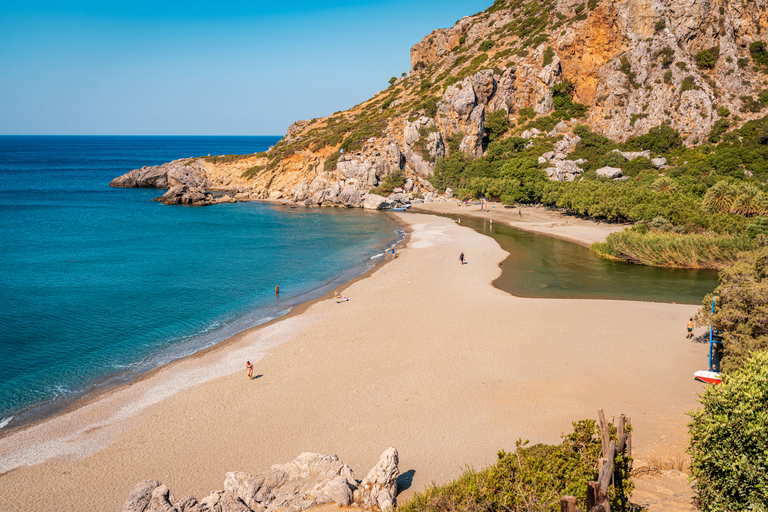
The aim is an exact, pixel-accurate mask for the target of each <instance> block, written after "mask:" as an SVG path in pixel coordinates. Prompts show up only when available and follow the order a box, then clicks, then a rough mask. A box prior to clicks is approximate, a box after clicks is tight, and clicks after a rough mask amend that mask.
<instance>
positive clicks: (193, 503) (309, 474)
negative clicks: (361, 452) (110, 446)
mask: <svg viewBox="0 0 768 512" xmlns="http://www.w3.org/2000/svg"><path fill="white" fill-rule="evenodd" d="M399 475H400V471H399V469H398V456H397V450H395V449H394V448H389V449H387V450H386V451H385V452H384V453H383V454H382V455H381V457H380V459H379V462H378V464H376V466H374V468H373V469H371V471H369V472H368V475H367V476H366V477H365V478H364V479H363V480H362V482H358V481H357V480H355V477H354V474H353V473H352V470H351V469H350V468H349V466H347V465H346V464H344V463H343V462H341V461H340V460H339V458H338V457H337V456H335V455H321V454H319V453H302V454H301V455H299V456H298V457H297V458H296V459H295V460H294V461H292V462H289V463H287V464H277V465H274V466H272V467H271V468H270V469H269V470H267V471H265V472H263V473H259V474H258V475H252V474H249V473H245V472H240V471H234V472H230V473H227V475H226V479H225V480H224V489H223V490H219V491H213V492H212V493H211V494H210V495H208V496H207V497H206V498H204V499H203V500H201V501H200V502H198V501H197V500H196V499H195V498H194V497H193V496H187V497H186V498H183V499H181V500H179V501H176V500H175V499H174V497H173V495H172V494H171V491H170V490H169V489H168V487H166V486H165V485H163V484H161V483H160V482H158V481H155V480H145V481H144V482H140V483H139V484H137V485H136V487H135V488H134V490H133V492H132V493H131V494H130V495H129V496H128V499H127V500H126V501H125V504H124V505H123V512H277V511H286V512H300V511H303V510H307V509H310V508H312V507H315V506H317V505H324V504H326V503H336V504H338V505H343V506H349V505H356V506H359V507H362V508H363V509H365V510H370V511H381V512H386V511H391V510H392V509H393V508H394V507H395V505H396V497H397V477H398V476H399Z"/></svg>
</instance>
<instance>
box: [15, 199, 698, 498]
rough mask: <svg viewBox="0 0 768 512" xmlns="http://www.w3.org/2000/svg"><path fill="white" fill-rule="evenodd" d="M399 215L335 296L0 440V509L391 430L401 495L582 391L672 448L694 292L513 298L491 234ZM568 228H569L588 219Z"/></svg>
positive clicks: (583, 402)
mask: <svg viewBox="0 0 768 512" xmlns="http://www.w3.org/2000/svg"><path fill="white" fill-rule="evenodd" d="M443 204H445V205H449V206H450V203H443ZM452 207H453V208H458V209H459V210H460V211H461V212H466V210H468V209H469V208H466V207H456V205H455V204H454V205H452ZM441 208H442V206H441ZM473 209H479V207H473ZM497 209H498V208H497ZM530 210H533V208H531V209H530ZM435 211H439V212H440V213H455V212H450V211H448V207H446V210H445V211H443V210H441V209H436V210H435ZM507 212H509V213H510V214H511V213H512V210H507ZM507 212H496V211H493V210H492V211H491V212H490V213H491V216H493V215H497V214H499V215H500V214H501V213H504V214H506V213H507ZM529 213H531V215H532V211H531V212H529V211H528V209H524V210H523V217H526V216H528V215H529ZM514 214H515V215H516V214H517V212H516V210H515V211H514ZM398 215H399V217H400V218H401V219H402V220H403V221H404V222H405V223H406V224H408V225H409V229H410V231H411V233H410V236H409V239H408V241H407V245H406V246H405V247H403V248H402V249H401V250H399V252H398V257H397V258H396V259H394V260H392V261H390V262H389V263H387V264H385V265H382V266H380V267H378V268H377V269H376V270H375V271H373V272H372V273H370V274H369V275H367V276H365V277H364V278H361V279H358V280H356V281H354V282H352V283H350V284H348V285H347V286H346V287H345V288H343V289H342V290H341V292H342V295H344V296H348V297H350V300H349V301H348V302H344V303H341V304H338V303H337V302H336V301H335V300H334V299H333V298H332V297H330V296H329V297H325V298H324V299H321V300H319V301H316V302H314V303H312V304H309V305H308V306H306V307H301V308H298V309H300V310H301V311H300V312H297V313H296V314H292V315H290V316H288V317H284V318H282V319H278V320H277V321H274V322H272V323H270V324H267V325H265V326H261V327H258V328H255V329H252V330H250V331H247V332H245V333H242V334H240V335H238V336H236V337H235V338H233V339H231V340H229V341H227V342H224V343H222V344H220V345H218V346H216V347H213V348H212V349H209V350H207V351H205V352H203V353H200V354H197V355H196V356H193V357H189V358H186V359H183V360H180V361H177V362H175V363H172V364H170V365H167V366H164V367H162V368H160V369H158V370H156V371H154V372H152V373H151V374H149V375H147V376H146V377H145V378H142V379H140V380H138V381H136V382H133V383H131V384H130V385H126V386H122V387H120V388H117V389H114V390H112V391H110V392H108V393H105V394H104V395H102V396H100V397H99V398H98V399H97V400H92V401H90V403H87V404H85V405H83V406H81V407H79V408H77V409H75V410H73V411H71V412H68V413H65V414H60V415H58V416H56V417H53V418H51V419H49V420H47V421H44V422H41V423H39V424H37V425H34V426H31V427H29V428H26V429H23V430H21V431H18V432H16V433H13V434H11V435H7V436H5V437H2V438H0V473H2V475H0V497H1V498H0V510H3V511H21V510H37V511H46V510H50V511H55V510H82V511H115V510H119V509H120V507H121V506H122V504H123V502H124V500H125V498H126V497H127V496H128V494H129V493H130V492H131V490H132V489H133V487H134V486H135V484H136V483H138V482H139V481H141V480H144V479H156V480H160V481H161V482H163V483H164V484H166V485H167V486H168V487H170V489H171V491H172V492H173V494H174V496H176V498H177V499H178V498H181V497H183V496H186V495H188V494H193V495H195V496H196V497H197V498H203V497H205V496H206V495H207V494H208V493H210V491H212V490H215V489H221V488H222V487H223V481H224V476H225V473H226V472H227V471H235V470H239V471H247V472H252V473H257V472H260V471H263V470H265V469H268V468H269V467H270V466H271V465H272V464H276V463H283V462H288V461H290V460H293V459H294V458H295V457H296V456H297V455H298V454H299V453H301V452H304V451H313V452H321V453H328V454H337V455H338V456H339V457H340V458H341V460H342V461H344V462H346V463H347V464H349V465H350V466H351V467H352V469H353V470H354V472H355V475H356V476H357V478H362V477H363V476H364V475H365V473H366V472H367V471H368V469H370V468H371V467H372V466H373V465H374V464H375V463H376V462H377V460H378V457H379V454H380V453H381V452H382V451H384V450H385V449H386V448H387V447H389V446H394V447H396V448H397V449H398V451H399V454H400V469H401V472H403V473H405V472H409V471H412V472H413V473H411V474H412V483H411V485H410V487H409V488H407V489H405V490H403V491H402V493H401V499H403V498H407V497H408V496H410V495H412V493H413V492H415V491H419V490H421V489H423V488H424V487H425V486H426V485H428V484H430V483H432V482H436V483H442V482H446V481H448V480H450V479H452V478H454V477H456V476H458V475H459V474H460V473H461V471H462V469H463V468H464V467H465V466H473V467H476V468H480V467H482V466H485V465H487V464H489V463H493V462H494V461H495V459H496V453H497V451H498V450H499V449H506V450H511V449H514V446H515V441H516V440H517V439H518V438H522V439H529V440H530V441H531V442H532V443H536V442H545V443H558V442H559V441H560V434H561V433H563V432H567V431H569V430H570V427H571V422H572V421H575V420H578V419H583V418H591V419H594V418H595V417H596V411H597V408H598V407H602V408H603V409H604V410H605V411H606V414H607V415H608V416H609V417H610V416H618V415H619V414H621V413H624V414H627V415H628V416H630V417H631V418H632V424H633V426H634V429H635V433H634V441H633V449H634V452H635V454H639V455H640V456H644V457H654V456H662V457H665V456H675V455H677V456H682V455H683V454H684V450H685V446H686V444H687V428H686V421H687V416H686V415H685V413H686V411H688V410H690V409H693V408H695V407H696V406H697V402H696V398H697V393H699V392H701V391H702V390H703V385H702V384H699V383H696V382H695V381H693V379H692V375H693V372H694V371H696V370H699V369H703V368H704V366H705V365H706V358H707V346H706V344H697V343H694V342H691V341H689V340H686V339H685V324H686V321H687V319H688V317H689V316H690V315H692V314H693V313H694V312H695V311H696V309H697V308H696V306H689V305H674V304H660V303H650V302H626V301H600V300H551V299H526V298H518V297H513V296H511V295H509V294H507V293H505V292H503V291H500V290H498V289H495V288H494V287H493V286H491V284H490V283H491V281H492V280H493V279H495V278H496V277H497V276H498V275H499V273H500V269H499V263H500V262H501V261H503V260H504V259H505V257H506V256H507V254H506V253H505V252H504V251H503V250H501V249H500V248H499V246H498V245H497V244H496V242H495V241H494V240H493V239H492V238H489V237H486V236H483V235H480V234H478V233H476V232H475V231H474V230H472V229H469V228H464V227H461V226H459V225H457V224H456V223H455V222H453V221H452V220H450V219H447V218H442V217H437V216H434V215H423V214H417V213H404V214H398ZM493 218H494V219H495V218H496V217H493ZM531 218H533V217H531ZM499 219H500V220H501V217H499ZM541 222H544V221H541ZM531 223H532V224H533V223H534V221H533V220H532V221H531ZM550 223H551V221H550ZM544 227H545V226H544ZM544 227H540V229H544ZM575 227H576V226H575V225H574V226H570V225H568V226H564V227H560V228H557V227H552V228H550V229H553V230H556V231H555V232H552V233H550V234H553V235H556V236H563V237H565V235H563V234H562V233H561V231H562V232H567V231H573V230H574V229H573V228H575ZM615 228H617V226H615V225H600V231H601V232H603V234H602V236H603V237H604V236H605V234H606V233H604V231H605V229H615ZM537 229H539V228H537ZM579 231H580V232H581V231H583V233H581V234H580V235H578V236H575V237H574V238H576V239H578V238H580V239H581V243H588V242H589V240H591V239H590V238H588V237H590V236H595V237H598V239H599V236H601V235H599V234H597V233H595V232H593V231H590V230H589V229H588V227H585V228H584V229H583V230H579ZM566 234H567V233H566ZM593 241H594V240H593ZM461 252H463V253H464V254H465V255H466V257H467V264H464V265H461V264H460V263H459V260H458V257H459V254H460V253H461ZM246 360H250V361H251V362H253V363H254V366H255V372H254V373H255V376H257V378H255V379H253V380H250V381H249V380H248V378H247V377H246V372H245V361H246Z"/></svg>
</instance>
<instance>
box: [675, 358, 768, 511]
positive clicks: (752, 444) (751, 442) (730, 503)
mask: <svg viewBox="0 0 768 512" xmlns="http://www.w3.org/2000/svg"><path fill="white" fill-rule="evenodd" d="M699 401H700V402H701V404H702V408H701V409H698V410H696V411H693V412H691V413H689V414H690V416H691V422H690V423H689V424H688V427H689V432H690V435H691V441H690V447H689V448H688V453H689V454H690V455H691V476H692V477H693V478H695V483H694V488H695V489H696V491H697V492H698V497H699V500H700V504H699V508H700V509H701V510H702V511H704V512H720V511H723V512H725V511H736V510H755V511H758V510H765V509H766V496H768V472H766V470H765V467H766V451H765V450H766V449H765V447H766V443H767V442H768V353H765V352H760V353H756V354H754V355H752V356H751V357H750V358H749V359H748V360H747V361H746V364H745V365H744V367H743V368H742V369H741V370H739V371H737V372H734V373H733V374H732V375H726V376H725V378H724V379H723V383H722V384H720V385H719V386H707V388H706V389H705V390H704V393H703V394H702V396H701V399H700V400H699Z"/></svg>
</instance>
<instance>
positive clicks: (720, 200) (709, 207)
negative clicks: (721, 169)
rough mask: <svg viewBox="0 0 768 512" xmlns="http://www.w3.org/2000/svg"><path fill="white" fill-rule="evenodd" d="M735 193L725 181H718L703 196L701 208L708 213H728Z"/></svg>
mask: <svg viewBox="0 0 768 512" xmlns="http://www.w3.org/2000/svg"><path fill="white" fill-rule="evenodd" d="M735 192H736V191H735V190H734V188H733V187H732V186H731V184H730V183H728V182H727V181H724V180H723V181H718V182H717V183H715V184H714V185H712V188H710V189H709V190H707V193H706V194H704V200H702V202H701V208H702V209H703V210H704V211H705V212H709V213H715V212H729V211H731V207H732V206H733V200H734V196H735V195H736V194H735Z"/></svg>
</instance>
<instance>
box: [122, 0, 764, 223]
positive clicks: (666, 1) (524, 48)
mask: <svg viewBox="0 0 768 512" xmlns="http://www.w3.org/2000/svg"><path fill="white" fill-rule="evenodd" d="M766 20H768V2H767V1H766V0H758V1H756V2H748V1H746V0H732V1H731V2H729V3H727V4H726V3H724V2H722V1H715V2H704V3H696V2H686V1H683V0H655V1H653V2H651V1H648V0H591V1H589V2H583V1H582V0H540V1H538V2H532V1H531V2H527V1H523V2H510V1H508V0H496V1H495V2H494V3H493V5H492V6H490V7H489V8H488V9H487V10H486V11H484V12H481V13H478V14H475V15H472V16H467V17H464V18H462V19H460V20H459V21H457V22H456V24H455V25H454V26H453V27H451V28H446V29H438V30H435V31H433V32H432V33H430V34H429V35H428V36H426V37H425V38H424V39H423V40H422V41H420V42H418V43H417V44H415V45H414V46H413V47H412V49H411V70H410V72H409V73H408V74H407V76H403V77H400V78H394V77H393V79H392V80H391V81H390V84H391V85H390V87H388V88H387V89H384V90H382V91H380V92H378V93H377V94H375V95H374V96H373V97H372V98H371V99H370V100H368V101H365V102H363V103H361V104H359V105H357V106H355V107H353V108H351V109H349V110H347V111H344V112H337V113H335V114H333V115H330V116H328V117H324V118H319V119H312V120H306V121H297V122H295V123H294V124H293V125H291V127H290V128H289V129H288V132H287V134H286V136H285V137H284V138H283V139H282V140H281V141H280V142H278V143H277V144H276V145H275V146H274V147H273V148H270V150H269V151H267V152H265V153H260V154H258V155H242V156H236V157H234V156H233V155H229V156H226V157H204V158H192V159H188V160H177V161H174V162H171V163H169V164H165V165H163V166H156V167H143V168H141V169H137V170H134V171H131V172H130V173H128V174H126V175H125V176H121V177H119V178H116V179H115V180H114V181H113V182H112V185H113V186H135V187H157V188H170V187H173V186H174V185H185V186H187V187H189V191H194V192H187V193H190V194H195V195H196V197H198V198H199V194H200V193H204V192H205V190H223V191H226V192H227V193H228V194H229V195H231V196H232V197H233V198H234V199H236V200H237V201H249V200H255V199H280V200H286V201H291V202H294V203H298V204H303V205H306V206H346V207H368V208H371V207H373V208H382V207H385V208H386V207H389V206H392V205H395V204H398V203H399V204H402V201H400V199H405V200H408V201H415V200H419V201H430V200H436V199H437V200H440V199H444V198H445V197H447V196H445V195H442V196H438V195H437V194H436V192H437V191H436V190H435V188H434V187H433V186H432V184H431V183H430V181H429V180H430V179H431V177H432V175H433V173H434V170H435V165H436V163H437V162H438V161H439V160H440V159H441V158H444V157H447V156H450V155H451V154H452V153H453V152H455V151H462V152H464V153H466V154H467V155H468V156H469V157H471V158H477V157H482V156H484V155H485V154H486V151H487V147H488V143H489V130H488V126H487V123H488V119H489V116H490V115H491V114H493V115H495V116H496V115H498V113H499V112H501V113H502V116H504V117H506V119H507V121H508V122H509V123H510V124H511V126H512V128H511V132H512V135H514V136H519V137H522V138H524V139H532V138H536V137H553V138H556V139H559V140H556V141H554V146H555V147H554V151H552V152H551V153H552V155H549V156H548V155H547V154H544V155H541V157H542V158H540V159H539V160H540V166H541V167H540V169H541V170H542V171H546V173H547V174H548V175H549V176H550V178H551V179H556V180H563V181H569V180H572V179H575V178H576V177H577V176H579V174H580V168H578V166H579V164H578V163H575V164H572V163H569V162H575V160H574V159H568V158H567V155H568V154H569V153H570V152H571V151H573V149H574V147H575V144H576V143H577V142H578V137H577V136H576V135H574V133H573V129H574V127H575V126H576V125H577V124H585V125H588V126H589V127H590V129H591V130H593V131H595V132H598V133H601V134H603V135H605V136H607V137H608V138H611V139H613V140H616V141H625V140H627V139H628V138H630V137H633V136H636V135H641V134H644V133H647V132H648V130H649V129H651V128H653V127H657V126H660V125H667V126H670V127H672V128H674V129H675V130H677V131H678V132H679V133H680V134H681V136H682V137H683V142H684V143H685V144H687V145H688V146H691V145H695V144H697V143H700V142H703V141H704V140H705V139H706V137H707V136H708V134H709V133H710V130H712V128H713V126H714V124H715V123H716V122H717V121H718V120H719V119H721V117H720V116H721V115H723V114H720V113H719V112H721V111H725V110H726V109H727V111H729V112H732V113H736V112H739V117H738V118H734V117H733V116H732V117H730V118H729V122H730V123H731V126H735V125H736V124H738V123H744V122H746V121H748V120H750V119H754V118H757V117H759V116H761V115H762V114H761V113H759V112H756V111H755V109H754V106H755V103H754V101H755V100H754V99H753V98H754V97H755V96H758V97H761V96H759V95H760V94H763V92H762V89H761V88H762V86H763V82H764V80H763V78H762V75H761V71H760V70H759V69H758V68H757V67H756V66H752V65H750V63H751V62H752V60H751V53H750V52H751V50H750V45H751V44H752V43H755V42H757V41H760V38H761V37H763V36H761V34H762V33H763V30H764V28H765V26H766V25H768V21H766ZM563 88H565V89H566V90H567V91H568V94H569V95H570V96H571V98H572V101H573V102H579V103H581V104H584V105H585V110H584V111H583V114H582V113H580V114H579V116H580V117H579V119H563V120H562V121H561V122H560V123H558V124H557V126H556V127H555V129H553V130H551V131H549V132H548V133H541V132H540V131H539V130H538V129H537V128H536V127H535V126H530V127H526V124H527V123H528V122H529V120H530V119H531V118H532V117H534V116H538V118H539V119H542V118H546V117H547V116H550V115H551V114H553V112H556V111H557V108H558V104H557V94H561V91H562V90H563ZM558 91H560V92H558ZM750 102H752V103H750ZM750 105H751V106H750ZM758 106H759V105H758ZM762 108H764V107H760V108H759V109H758V110H760V109H762ZM558 119H560V118H558ZM548 126H551V125H548ZM547 130H549V127H548V128H547ZM645 153H647V154H645ZM643 156H645V157H646V158H652V157H653V156H654V155H651V154H650V152H644V154H643ZM625 157H626V158H627V159H631V158H630V157H629V156H626V155H625ZM574 165H575V166H576V167H577V168H574ZM654 165H655V166H656V167H659V168H660V167H662V166H664V165H666V164H665V163H654ZM393 173H398V175H400V174H402V177H403V179H405V180H410V183H411V185H410V188H407V189H406V188H403V190H402V192H401V193H403V194H404V196H402V197H400V196H398V197H394V195H393V194H395V192H394V191H393V190H392V189H391V187H390V188H383V187H386V186H387V185H386V183H387V181H386V180H387V177H388V176H390V175H392V174H393ZM372 189H373V194H376V195H378V196H382V197H384V198H385V199H386V201H380V200H378V199H376V198H371V199H368V200H366V196H367V195H368V194H369V191H371V190H372ZM177 197H179V196H178V193H175V194H174V195H173V196H172V197H169V198H166V199H168V200H167V201H166V199H164V200H163V201H164V202H166V203H167V204H201V201H200V200H197V201H193V202H191V203H190V202H185V201H184V199H183V198H184V194H182V195H181V196H180V197H181V199H177ZM398 198H399V199H398ZM205 201H207V200H205ZM205 201H203V202H205ZM216 202H218V201H216ZM382 205H384V206H382Z"/></svg>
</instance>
